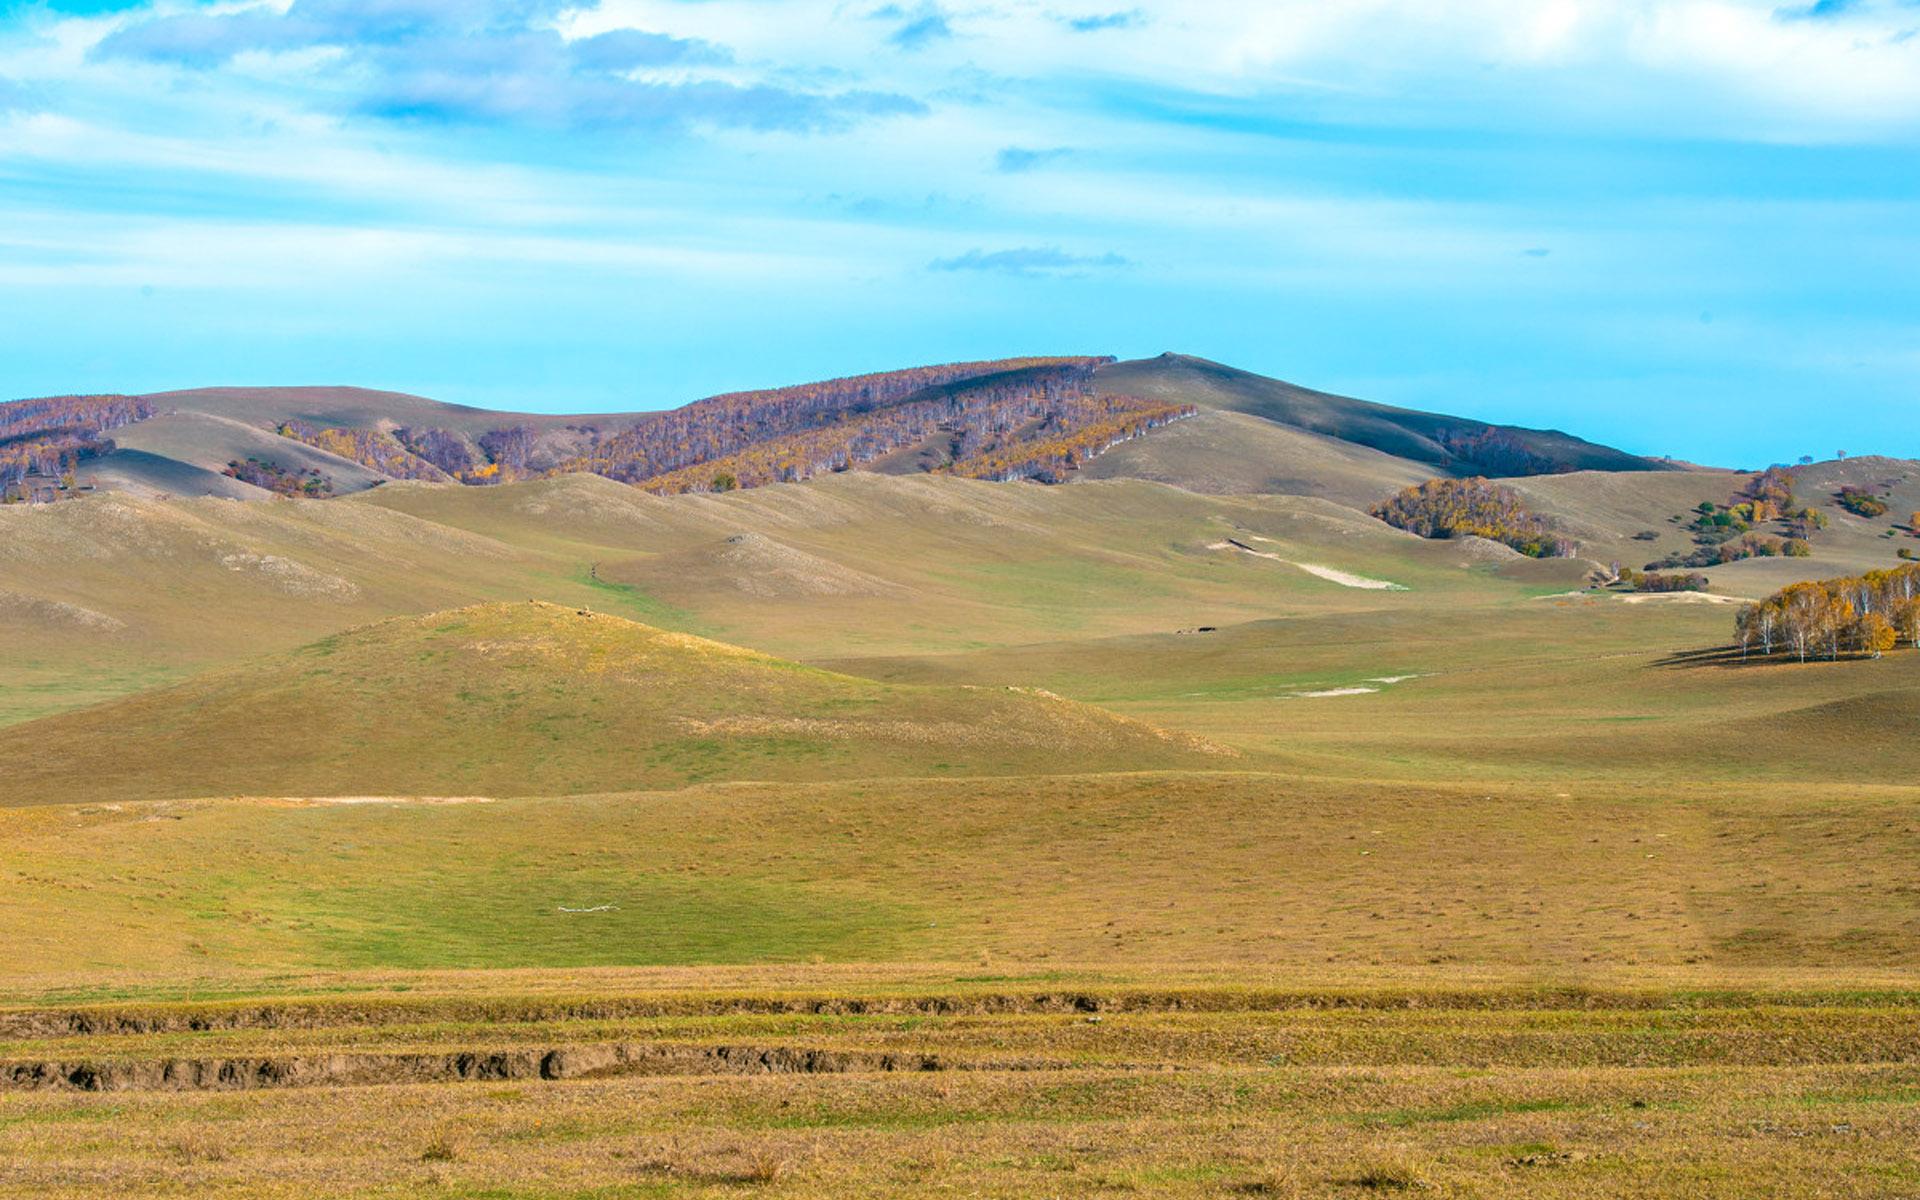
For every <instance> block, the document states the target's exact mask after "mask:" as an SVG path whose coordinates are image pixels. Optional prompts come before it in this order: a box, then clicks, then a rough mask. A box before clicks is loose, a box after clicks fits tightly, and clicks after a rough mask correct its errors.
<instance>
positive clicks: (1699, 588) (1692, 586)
mask: <svg viewBox="0 0 1920 1200" xmlns="http://www.w3.org/2000/svg"><path fill="white" fill-rule="evenodd" d="M1710 583H1711V581H1710V580H1709V579H1708V578H1707V577H1706V576H1705V575H1702V574H1700V573H1699V572H1697V571H1689V572H1687V573H1685V574H1672V575H1668V574H1662V573H1660V572H1658V571H1648V572H1647V573H1646V574H1644V575H1641V576H1639V577H1638V578H1637V579H1636V580H1635V582H1634V585H1633V590H1634V591H1636V592H1704V591H1706V590H1707V587H1708V585H1709V584H1710Z"/></svg>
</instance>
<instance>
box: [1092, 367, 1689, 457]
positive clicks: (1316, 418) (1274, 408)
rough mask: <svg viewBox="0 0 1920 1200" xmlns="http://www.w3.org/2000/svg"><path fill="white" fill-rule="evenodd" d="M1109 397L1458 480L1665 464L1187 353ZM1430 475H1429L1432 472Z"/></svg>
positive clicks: (1107, 377)
mask: <svg viewBox="0 0 1920 1200" xmlns="http://www.w3.org/2000/svg"><path fill="white" fill-rule="evenodd" d="M1095 386H1096V387H1097V388H1098V389H1100V390H1102V391H1106V392H1113V393H1124V394H1127V395H1135V396H1145V397H1150V398H1153V399H1158V400H1164V401H1167V402H1170V403H1184V404H1192V405H1195V406H1197V407H1199V408H1201V409H1224V410H1226V411H1229V412H1240V413H1247V414H1249V415H1251V416H1255V417H1260V418H1262V419H1264V420H1267V421H1272V422H1275V423H1276V424H1280V425H1285V426H1289V427H1291V428H1294V429H1300V430H1305V431H1307V432H1309V433H1315V434H1320V435H1322V436H1324V437H1329V438H1334V439H1337V440H1339V441H1342V442H1350V443H1353V444H1356V445H1360V446H1365V447H1369V448H1371V449H1374V450H1378V451H1381V452H1383V453H1385V454H1390V455H1393V456H1394V457H1396V458H1401V459H1405V460H1408V461H1410V462H1415V463H1420V464H1423V465H1424V466H1426V467H1430V468H1434V469H1436V470H1437V471H1438V472H1440V473H1445V474H1455V475H1542V474H1550V473H1553V472H1558V471H1649V470H1658V469H1661V468H1662V467H1663V466H1664V464H1662V463H1660V462H1658V461H1656V460H1653V459H1647V458H1641V457H1639V456H1637V455H1632V454H1628V453H1626V452H1625V451H1622V450H1615V449H1613V448H1612V447H1610V446H1601V445H1597V444H1595V443H1593V442H1589V441H1586V440H1584V439H1582V438H1577V437H1574V436H1572V435H1571V434H1566V433H1562V432H1560V431H1558V430H1553V429H1523V428H1521V427H1519V426H1513V425H1494V424H1490V423H1488V422H1485V421H1475V420H1471V419H1469V418H1466V417H1454V416H1448V415H1446V414H1443V413H1429V412H1418V411H1415V410H1413V409H1406V408H1394V407H1391V406H1389V405H1385V404H1374V403H1372V402H1370V401H1366V400H1355V399H1352V398H1351V397H1347V396H1336V395H1333V394H1331V393H1328V392H1316V391H1313V390H1312V389H1310V388H1303V387H1300V386H1298V385H1296V384H1291V383H1285V382H1282V381H1281V380H1278V379H1269V378H1267V377H1266V376H1264V375H1255V374H1253V373H1252V372H1250V371H1241V370H1238V369H1236V368H1233V367H1229V366H1226V365H1224V364H1222V363H1216V362H1209V361H1208V360H1206V359H1204V358H1194V357H1192V356H1190V355H1184V354H1162V355H1161V356H1159V357H1158V358H1150V359H1138V360H1135V361H1131V362H1119V363H1111V364H1109V365H1107V366H1104V367H1101V368H1100V369H1099V371H1098V372H1096V374H1095ZM1433 473H1434V471H1429V472H1428V474H1433Z"/></svg>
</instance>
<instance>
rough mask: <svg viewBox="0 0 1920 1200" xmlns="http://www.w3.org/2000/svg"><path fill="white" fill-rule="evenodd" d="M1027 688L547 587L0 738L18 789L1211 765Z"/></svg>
mask: <svg viewBox="0 0 1920 1200" xmlns="http://www.w3.org/2000/svg"><path fill="white" fill-rule="evenodd" d="M1210 751H1212V748H1211V747H1209V746H1207V745H1206V744H1205V743H1202V742H1199V741H1197V740H1195V739H1190V738H1184V737H1181V736H1179V735H1173V734H1167V733H1162V732H1161V731H1159V730H1156V729H1154V728H1152V727H1150V726H1147V725H1144V724H1141V723H1139V722H1135V721H1130V720H1127V719H1125V718H1122V717H1117V716H1114V715H1112V714H1110V713H1107V712H1104V711H1102V710H1100V709H1097V708H1093V707H1091V706H1089V705H1084V704H1077V703H1074V702H1071V701H1067V700H1062V699H1060V698H1058V697H1055V696H1051V695H1048V694H1046V693H1043V692H1033V691H1020V690H1012V689H986V688H960V687H916V686H907V685H890V684H881V683H875V682H872V681H870V680H864V679H856V678H853V677H851V676H846V675H837V674H834V673H831V672H828V671H820V670H815V669H812V668H808V667H803V666H800V665H799V664H796V663H792V662H787V661H784V660H781V659H777V658H773V657H770V656H768V655H764V654H759V653H756V652H754V651H751V650H745V649H741V648H740V647H737V646H729V645H725V644H722V643H719V642H712V641H707V640H705V639H702V638H697V637H692V636H689V635H686V634H678V633H668V632H665V631H662V630H659V629H654V628H652V627H650V626H646V625H640V624H637V623H635V622H632V621H626V620H622V619H620V618H617V617H609V616H604V615H599V614H594V613H589V612H586V611H584V610H575V609H572V608H565V607H561V606H558V605H552V604H544V603H525V604H494V605H482V606H478V607H473V608H465V609H458V610H455V611H451V612H444V613H434V614H429V615H427V616H422V617H406V618H400V619H396V620H391V621H385V622H381V623H379V624H376V625H370V626H366V627H363V628H360V629H355V630H351V631H349V632H347V633H344V634H340V635H338V636H336V637H332V638H328V639H326V640H324V641H321V642H317V643H315V644H313V645H310V646H307V647H305V648H303V649H300V650H297V651H294V652H292V653H290V654H285V655H281V656H279V657H276V658H273V659H269V660H266V661H264V662H258V663H253V664H248V665H246V666H242V667H237V668H230V669H227V670H223V671H218V672H215V673H213V674H210V675H206V676H202V677H201V678H199V679H196V680H193V681H191V682H189V683H186V684H183V685H180V686H178V687H173V688H166V689H162V690H158V691H152V692H146V693H142V694H140V695H138V696H133V697H129V698H128V699H125V700H121V701H117V702H114V703H111V704H106V705H102V706H99V707H96V708H92V709H87V710H85V711H82V712H76V713H69V714H64V715H61V716H57V717H51V718H48V719H45V720H42V721H36V722H31V723H29V724H26V725H21V726H18V727H16V728H13V729H9V730H7V731H6V732H5V733H4V734H0V771H4V773H5V777H6V778H7V779H9V781H10V783H11V786H10V787H9V788H8V790H7V794H8V797H9V799H10V800H12V801H13V802H16V803H42V804H44V803H59V802H63V801H98V800H133V799H163V798H181V797H193V796H216V795H294V796H331V795H370V794H372V795H412V794H425V795H463V794H479V795H497V796H513V795H560V794H571V793H581V792H596V791H611V790H618V789H630V788H642V787H649V788H651V787H662V786H675V785H679V784H683V783H688V782H692V781H698V780H727V779H762V780H801V779H833V778H857V777H865V776H880V775H892V776H899V775H933V774H1035V773H1040V774H1054V773H1063V772H1076V771H1097V770H1125V769H1135V768H1151V767H1167V766H1177V765H1196V764H1217V763H1218V762H1219V761H1220V760H1219V759H1218V758H1217V757H1216V756H1215V755H1214V754H1213V753H1210Z"/></svg>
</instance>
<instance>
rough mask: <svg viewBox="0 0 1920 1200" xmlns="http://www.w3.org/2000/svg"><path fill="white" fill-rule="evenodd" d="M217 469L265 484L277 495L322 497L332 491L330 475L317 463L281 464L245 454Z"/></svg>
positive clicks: (311, 498) (256, 484)
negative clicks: (306, 465)
mask: <svg viewBox="0 0 1920 1200" xmlns="http://www.w3.org/2000/svg"><path fill="white" fill-rule="evenodd" d="M220 473H221V474H222V475H226V476H228V477H230V478H233V479H238V480H239V481H240V482H242V483H250V484H252V485H253V486H255V487H260V488H265V489H267V490H268V491H270V492H272V493H274V494H275V495H277V496H292V497H295V498H297V499H301V500H324V499H326V498H327V497H329V496H331V495H333V479H332V477H331V476H328V475H323V474H321V472H320V470H319V468H317V467H309V468H307V469H306V470H299V469H296V468H290V467H284V466H282V465H280V464H279V463H277V462H275V461H273V460H272V459H259V458H248V459H246V460H244V461H242V460H240V459H235V460H233V461H232V462H229V463H228V464H227V465H226V468H225V469H224V470H222V471H221V472H220Z"/></svg>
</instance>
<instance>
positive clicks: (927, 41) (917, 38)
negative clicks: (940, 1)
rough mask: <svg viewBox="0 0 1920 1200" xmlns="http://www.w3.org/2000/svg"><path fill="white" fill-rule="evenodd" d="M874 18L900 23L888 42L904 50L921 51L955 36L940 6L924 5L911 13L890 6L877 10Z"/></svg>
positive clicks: (896, 6) (898, 7) (888, 37)
mask: <svg viewBox="0 0 1920 1200" xmlns="http://www.w3.org/2000/svg"><path fill="white" fill-rule="evenodd" d="M873 16H874V18H875V19H876V20H882V21H897V22H899V28H897V29H895V30H894V31H893V32H892V33H891V34H889V35H888V36H887V41H889V42H891V43H892V44H893V45H895V46H898V47H900V48H901V49H903V50H919V49H921V48H922V47H925V46H928V45H931V44H932V43H934V42H941V41H945V40H947V39H948V38H950V37H952V36H953V25H952V23H951V22H950V21H949V20H948V19H947V14H946V13H945V12H944V11H943V10H942V9H941V8H940V7H939V6H938V5H934V4H922V5H921V6H920V7H918V8H915V9H912V10H911V11H909V10H907V9H904V8H901V7H900V6H899V5H897V4H889V5H886V6H885V7H883V8H879V9H875V10H874V13H873Z"/></svg>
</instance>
